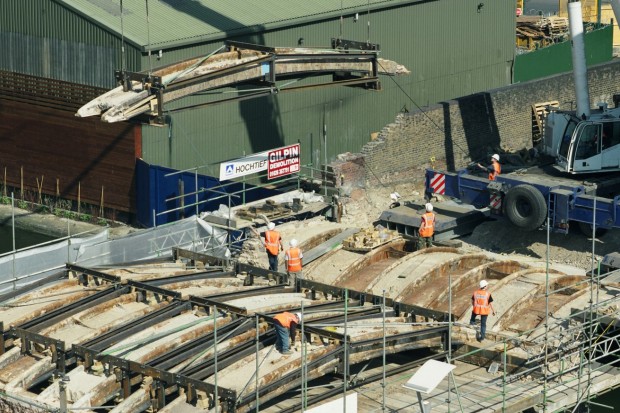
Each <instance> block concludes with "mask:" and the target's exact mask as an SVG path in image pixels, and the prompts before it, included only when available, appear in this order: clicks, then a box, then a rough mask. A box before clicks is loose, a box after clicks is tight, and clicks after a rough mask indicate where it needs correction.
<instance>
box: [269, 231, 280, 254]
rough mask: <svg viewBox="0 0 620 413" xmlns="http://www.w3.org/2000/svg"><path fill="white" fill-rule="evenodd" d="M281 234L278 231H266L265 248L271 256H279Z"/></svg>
mask: <svg viewBox="0 0 620 413" xmlns="http://www.w3.org/2000/svg"><path fill="white" fill-rule="evenodd" d="M279 244H280V233H279V232H278V231H265V248H267V251H269V252H270V253H271V255H278V249H279V246H280V245H279Z"/></svg>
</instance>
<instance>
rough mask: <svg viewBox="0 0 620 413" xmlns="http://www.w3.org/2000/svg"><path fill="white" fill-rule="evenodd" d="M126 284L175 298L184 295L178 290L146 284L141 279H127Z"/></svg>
mask: <svg viewBox="0 0 620 413" xmlns="http://www.w3.org/2000/svg"><path fill="white" fill-rule="evenodd" d="M126 284H127V285H128V286H130V287H132V288H135V289H137V290H142V291H148V292H151V293H153V294H155V295H158V296H163V297H171V298H175V299H180V298H181V297H182V294H181V293H180V292H178V291H172V290H166V289H164V288H159V287H157V286H155V285H150V284H146V283H143V282H140V281H134V280H127V282H126Z"/></svg>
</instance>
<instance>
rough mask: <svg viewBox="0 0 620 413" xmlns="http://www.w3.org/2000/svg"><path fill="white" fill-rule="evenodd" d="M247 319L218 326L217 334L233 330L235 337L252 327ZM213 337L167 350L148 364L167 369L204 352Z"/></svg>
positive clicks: (208, 335)
mask: <svg viewBox="0 0 620 413" xmlns="http://www.w3.org/2000/svg"><path fill="white" fill-rule="evenodd" d="M247 321H248V320H244V319H242V318H238V319H236V320H233V321H232V322H230V323H228V324H226V325H225V326H222V327H218V328H217V334H218V336H219V335H220V334H221V335H225V334H228V333H229V332H233V334H231V335H232V336H233V337H234V336H236V335H238V334H241V333H244V332H245V331H247V330H249V329H250V328H252V324H250V323H248V322H247ZM235 333H236V334H235ZM213 338H214V333H209V334H205V335H204V336H201V337H198V338H196V339H194V340H192V341H189V342H187V343H185V344H183V345H181V346H179V347H177V348H175V349H173V350H170V351H168V352H166V353H165V354H162V355H161V356H159V357H157V358H155V359H153V360H150V361H149V362H148V364H149V365H151V366H153V367H157V368H160V369H164V370H167V369H169V368H172V367H174V366H176V365H178V364H179V363H181V362H183V361H185V360H187V359H189V358H190V357H192V356H194V355H196V354H198V353H200V352H202V351H203V350H204V349H205V348H209V347H211V346H212V345H213Z"/></svg>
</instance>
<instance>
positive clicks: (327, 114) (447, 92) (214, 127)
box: [143, 0, 515, 175]
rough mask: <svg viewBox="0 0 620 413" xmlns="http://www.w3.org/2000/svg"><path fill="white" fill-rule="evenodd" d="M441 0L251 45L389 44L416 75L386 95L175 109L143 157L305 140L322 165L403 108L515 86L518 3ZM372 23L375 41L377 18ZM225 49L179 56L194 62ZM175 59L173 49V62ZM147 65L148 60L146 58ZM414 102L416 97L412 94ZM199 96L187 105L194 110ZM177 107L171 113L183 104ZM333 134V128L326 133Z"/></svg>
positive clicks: (219, 155) (298, 96)
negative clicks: (334, 40) (340, 39)
mask: <svg viewBox="0 0 620 413" xmlns="http://www.w3.org/2000/svg"><path fill="white" fill-rule="evenodd" d="M479 4H480V2H479V1H472V0H441V1H435V2H421V3H417V4H411V5H408V6H405V7H398V8H392V9H387V10H382V11H380V12H372V13H371V14H370V15H368V14H366V13H360V15H359V18H358V20H357V21H355V19H354V16H352V15H347V16H344V19H343V22H342V24H341V23H340V20H339V19H335V20H331V21H323V22H317V23H314V24H311V25H304V26H295V27H290V28H287V29H284V30H279V31H273V32H266V33H259V34H256V35H254V36H251V37H244V38H240V39H236V40H241V41H245V42H250V43H257V44H266V45H269V46H296V45H298V42H299V39H302V38H303V44H304V45H307V46H329V43H330V38H331V37H338V36H340V35H341V36H342V37H343V38H345V39H351V40H358V41H366V40H370V42H372V43H379V44H380V45H381V50H382V53H381V55H382V57H384V58H386V59H392V60H396V61H398V62H399V63H402V64H404V65H405V66H406V67H407V68H408V69H409V70H411V72H412V73H411V75H409V76H401V77H395V78H389V77H383V78H382V82H383V90H382V91H380V92H375V91H366V90H362V89H352V88H345V87H332V88H324V89H317V90H310V91H304V92H293V93H290V94H278V95H274V96H270V97H264V98H258V99H253V100H247V101H242V102H238V103H226V104H222V105H218V106H212V107H209V108H203V109H197V110H191V111H185V112H178V113H173V114H172V115H171V118H172V125H171V126H169V127H165V128H155V127H144V129H143V137H144V139H143V157H144V159H145V160H146V161H147V162H149V163H154V164H160V165H166V166H169V167H172V168H177V169H185V168H190V167H195V166H204V165H209V166H208V167H206V168H204V169H202V170H201V171H200V172H201V173H207V174H212V175H217V173H218V168H217V163H218V162H219V161H221V160H226V159H231V158H236V157H241V156H243V155H244V154H250V153H254V152H259V151H262V150H265V149H269V148H274V147H278V146H282V145H285V144H290V143H294V142H298V141H299V142H301V147H302V162H303V163H304V164H307V163H313V164H315V165H318V164H320V163H322V162H324V160H325V158H326V153H325V151H324V143H325V141H327V160H328V161H331V160H333V159H334V158H335V156H336V155H337V154H339V153H343V152H347V151H351V152H355V151H359V150H360V149H361V147H362V145H363V144H364V143H366V142H367V141H368V140H369V139H370V134H371V133H372V132H377V131H379V130H380V129H381V128H382V127H384V126H385V125H386V124H388V123H390V122H392V121H393V119H394V117H395V115H396V114H397V113H398V112H399V111H401V110H411V109H415V108H416V106H418V105H419V106H425V105H428V104H432V103H435V102H437V101H441V100H445V99H450V98H454V97H458V96H463V95H467V94H471V93H474V92H478V91H482V90H487V89H490V88H495V87H500V86H504V85H508V84H510V81H511V66H512V60H513V54H514V19H515V14H514V7H515V6H514V4H513V3H511V2H486V3H484V5H483V6H482V7H481V8H480V9H478V5H479ZM369 21H370V35H369V30H368V27H369V26H368V22H369ZM218 46H219V44H217V45H212V46H209V45H203V46H201V47H200V48H193V49H185V50H183V51H181V50H177V51H174V52H173V53H172V54H173V57H174V59H178V60H181V59H184V58H188V57H192V56H196V55H198V54H204V53H205V52H209V51H212V50H214V49H215V48H216V47H218ZM170 54H171V53H169V52H166V51H164V57H165V60H166V61H167V62H168V61H170V58H171V56H169V55H170ZM143 64H147V62H146V60H144V61H143ZM409 97H411V99H410V98H409ZM198 101H200V99H199V98H192V99H186V100H185V101H184V102H183V103H184V104H193V103H196V102H198ZM174 107H175V106H174V105H173V106H170V107H169V108H174ZM324 132H326V135H327V136H326V137H325V134H324Z"/></svg>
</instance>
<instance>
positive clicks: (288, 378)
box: [237, 347, 344, 411]
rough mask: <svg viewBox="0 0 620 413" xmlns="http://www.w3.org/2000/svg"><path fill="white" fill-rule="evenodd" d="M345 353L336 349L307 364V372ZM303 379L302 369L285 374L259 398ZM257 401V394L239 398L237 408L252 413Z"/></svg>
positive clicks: (271, 383) (272, 383)
mask: <svg viewBox="0 0 620 413" xmlns="http://www.w3.org/2000/svg"><path fill="white" fill-rule="evenodd" d="M343 352H344V348H343V347H340V348H337V349H335V350H334V351H331V352H329V353H326V354H324V355H323V356H321V357H319V358H317V359H316V360H312V361H311V362H309V363H307V371H310V370H312V369H314V368H315V367H317V366H321V365H323V364H326V363H327V362H328V361H331V360H335V359H337V358H339V357H340V353H343ZM301 377H302V372H301V369H295V370H293V371H291V372H290V373H288V374H285V375H284V376H281V377H280V378H279V379H277V380H274V381H272V382H270V383H269V384H267V385H265V386H263V387H261V388H260V390H259V391H258V393H259V397H261V396H265V395H266V394H269V393H271V392H272V391H273V390H274V389H276V388H278V387H288V386H289V385H290V384H291V383H295V382H297V381H301ZM340 391H342V390H340ZM255 401H256V395H255V394H250V395H247V396H245V397H239V400H238V401H237V406H244V405H248V406H249V410H250V411H251V410H252V409H253V408H255V406H254V405H253V404H251V403H252V402H255Z"/></svg>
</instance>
